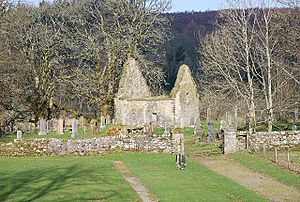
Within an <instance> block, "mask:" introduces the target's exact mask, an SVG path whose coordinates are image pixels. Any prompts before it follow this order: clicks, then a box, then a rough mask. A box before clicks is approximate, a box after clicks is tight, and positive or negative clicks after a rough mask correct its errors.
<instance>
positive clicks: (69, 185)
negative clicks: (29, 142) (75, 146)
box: [0, 165, 122, 202]
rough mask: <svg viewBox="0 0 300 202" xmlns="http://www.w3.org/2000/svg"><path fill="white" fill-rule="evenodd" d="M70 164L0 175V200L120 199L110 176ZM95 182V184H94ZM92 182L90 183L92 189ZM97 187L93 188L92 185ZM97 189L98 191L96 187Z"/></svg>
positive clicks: (120, 191)
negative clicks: (64, 166)
mask: <svg viewBox="0 0 300 202" xmlns="http://www.w3.org/2000/svg"><path fill="white" fill-rule="evenodd" d="M93 172H95V170H94V171H93V170H90V169H88V170H87V169H83V168H80V167H79V166H77V165H73V166H70V167H67V168H64V169H60V168H58V169H32V170H27V171H21V172H17V173H12V174H7V175H5V176H4V174H2V176H0V189H1V190H0V201H6V200H7V201H22V202H23V201H70V200H71V201H74V200H76V201H93V200H104V201H106V200H110V199H111V198H119V197H121V198H122V196H117V195H118V194H120V195H121V194H122V190H119V192H117V191H118V190H114V189H104V190H101V188H100V186H101V185H102V186H105V187H106V188H107V187H112V188H113V187H114V185H116V184H115V183H116V181H114V182H113V183H111V182H110V181H109V179H110V176H107V175H105V173H103V175H97V176H95V175H93ZM95 181H96V182H95ZM91 183H92V184H93V183H94V184H93V185H92V186H91ZM95 185H96V186H95ZM98 187H99V190H97V188H98Z"/></svg>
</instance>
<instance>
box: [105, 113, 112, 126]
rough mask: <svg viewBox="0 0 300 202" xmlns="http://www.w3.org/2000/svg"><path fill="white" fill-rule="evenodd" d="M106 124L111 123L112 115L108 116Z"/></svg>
mask: <svg viewBox="0 0 300 202" xmlns="http://www.w3.org/2000/svg"><path fill="white" fill-rule="evenodd" d="M106 125H111V118H110V116H109V115H108V116H106Z"/></svg>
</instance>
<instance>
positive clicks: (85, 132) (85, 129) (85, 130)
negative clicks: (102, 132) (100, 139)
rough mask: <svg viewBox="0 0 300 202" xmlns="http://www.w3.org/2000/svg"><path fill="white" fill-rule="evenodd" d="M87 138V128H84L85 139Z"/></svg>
mask: <svg viewBox="0 0 300 202" xmlns="http://www.w3.org/2000/svg"><path fill="white" fill-rule="evenodd" d="M86 137H87V127H86V126H84V127H83V138H86Z"/></svg>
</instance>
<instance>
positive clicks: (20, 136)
mask: <svg viewBox="0 0 300 202" xmlns="http://www.w3.org/2000/svg"><path fill="white" fill-rule="evenodd" d="M21 139H22V131H21V130H17V140H21Z"/></svg>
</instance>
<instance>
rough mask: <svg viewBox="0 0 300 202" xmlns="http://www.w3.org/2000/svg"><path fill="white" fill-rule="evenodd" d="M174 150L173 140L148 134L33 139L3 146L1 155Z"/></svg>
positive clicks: (3, 144)
mask: <svg viewBox="0 0 300 202" xmlns="http://www.w3.org/2000/svg"><path fill="white" fill-rule="evenodd" d="M175 150H176V147H175V146H174V141H173V140H172V139H171V138H169V137H155V138H148V137H147V136H146V135H138V136H115V137H101V138H93V139H85V140H59V139H33V140H23V141H17V142H15V143H2V144H0V156H85V155H95V154H101V153H105V152H110V151H145V152H156V153H158V152H162V153H174V152H176V151H175Z"/></svg>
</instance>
